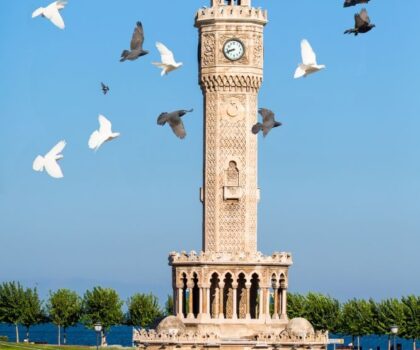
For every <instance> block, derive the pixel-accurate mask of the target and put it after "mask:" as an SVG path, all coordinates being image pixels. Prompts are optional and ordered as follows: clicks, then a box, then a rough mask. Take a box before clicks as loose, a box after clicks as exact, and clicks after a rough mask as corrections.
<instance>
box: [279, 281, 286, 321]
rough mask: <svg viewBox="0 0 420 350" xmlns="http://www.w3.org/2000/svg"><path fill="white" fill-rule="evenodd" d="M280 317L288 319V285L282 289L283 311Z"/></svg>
mask: <svg viewBox="0 0 420 350" xmlns="http://www.w3.org/2000/svg"><path fill="white" fill-rule="evenodd" d="M280 319H281V320H287V286H285V287H284V288H282V289H281V312H280Z"/></svg>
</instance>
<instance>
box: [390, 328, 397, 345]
mask: <svg viewBox="0 0 420 350" xmlns="http://www.w3.org/2000/svg"><path fill="white" fill-rule="evenodd" d="M391 333H392V334H393V335H394V349H393V350H397V346H396V343H395V339H396V336H397V334H398V326H395V325H394V326H391Z"/></svg>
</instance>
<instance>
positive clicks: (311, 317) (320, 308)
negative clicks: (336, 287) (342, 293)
mask: <svg viewBox="0 0 420 350" xmlns="http://www.w3.org/2000/svg"><path fill="white" fill-rule="evenodd" d="M304 315H305V318H307V319H308V321H309V322H311V324H312V325H313V326H314V328H315V329H316V330H321V331H327V330H328V331H331V332H333V333H336V332H337V331H338V323H339V322H338V320H339V318H340V303H339V302H338V300H337V299H333V298H331V297H329V296H325V295H322V294H319V293H308V294H307V296H306V298H305V303H304Z"/></svg>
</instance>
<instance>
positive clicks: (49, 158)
mask: <svg viewBox="0 0 420 350" xmlns="http://www.w3.org/2000/svg"><path fill="white" fill-rule="evenodd" d="M64 147H66V142H65V141H60V142H59V143H57V144H56V145H55V146H54V147H53V148H52V149H51V150H50V151H49V152H48V153H47V154H46V155H45V156H43V157H42V156H37V157H36V158H35V160H34V162H33V164H32V168H33V169H34V170H35V171H43V170H44V169H45V170H46V172H47V173H48V175H50V176H51V177H53V178H56V179H60V178H62V177H64V175H63V172H62V171H61V168H60V166H59V165H58V163H57V162H58V161H59V160H60V159H62V158H63V155H62V154H60V153H61V152H62V151H63V149H64Z"/></svg>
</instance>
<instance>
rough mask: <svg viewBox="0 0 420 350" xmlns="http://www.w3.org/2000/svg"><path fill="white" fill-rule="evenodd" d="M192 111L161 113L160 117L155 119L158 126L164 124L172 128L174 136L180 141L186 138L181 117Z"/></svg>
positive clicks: (182, 110)
mask: <svg viewBox="0 0 420 350" xmlns="http://www.w3.org/2000/svg"><path fill="white" fill-rule="evenodd" d="M192 111H193V109H190V110H185V109H181V110H179V111H175V112H171V113H167V112H164V113H161V114H160V116H159V117H158V119H157V123H158V125H162V126H163V125H165V124H166V123H168V124H169V126H170V127H171V128H172V131H173V132H174V134H175V135H176V136H178V137H179V138H180V139H183V138H184V137H185V136H187V133H186V132H185V128H184V123H183V122H182V120H181V117H183V116H184V115H185V114H187V113H190V112H192Z"/></svg>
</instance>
